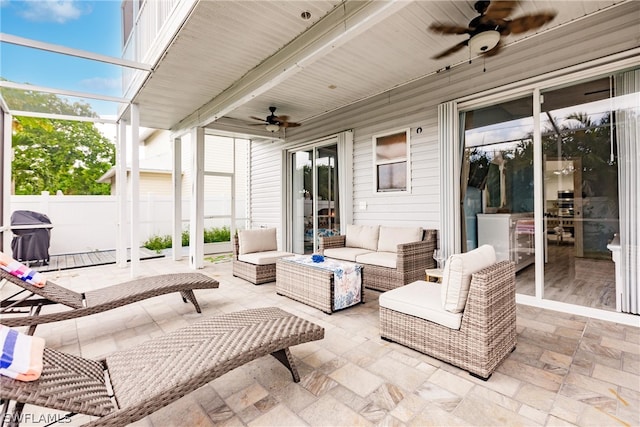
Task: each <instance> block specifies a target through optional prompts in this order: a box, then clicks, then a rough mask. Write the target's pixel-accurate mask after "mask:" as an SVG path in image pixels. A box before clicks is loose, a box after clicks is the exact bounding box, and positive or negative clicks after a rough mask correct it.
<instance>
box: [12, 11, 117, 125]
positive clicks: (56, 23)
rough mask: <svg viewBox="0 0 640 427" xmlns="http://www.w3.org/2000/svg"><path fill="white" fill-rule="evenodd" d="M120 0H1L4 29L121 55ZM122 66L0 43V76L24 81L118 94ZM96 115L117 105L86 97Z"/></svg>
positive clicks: (113, 110) (113, 111) (111, 112)
mask: <svg viewBox="0 0 640 427" xmlns="http://www.w3.org/2000/svg"><path fill="white" fill-rule="evenodd" d="M120 4H121V1H120V0H29V1H16V0H0V31H1V32H2V33H5V34H9V35H14V36H19V37H24V38H27V39H32V40H36V41H41V42H46V43H52V44H57V45H61V46H65V47H70V48H74V49H80V50H84V51H89V52H93V53H99V54H102V55H108V56H112V57H116V58H120V57H121V55H122V42H121V29H120ZM121 73H122V69H121V67H117V66H113V65H108V64H104V63H101V62H97V61H89V60H84V59H80V58H75V57H70V56H66V55H60V54H55V53H51V52H43V51H40V50H38V49H32V48H27V47H22V46H16V45H12V44H8V43H0V76H1V77H3V78H5V79H7V80H10V81H13V82H16V83H23V84H27V83H28V84H34V85H38V86H46V87H50V88H56V89H65V90H73V91H79V92H88V93H97V94H101V95H110V96H122V89H121ZM70 100H71V101H72V102H75V101H78V100H80V101H83V102H87V103H90V104H91V106H92V108H93V110H94V111H95V112H96V113H98V114H100V115H101V116H106V115H108V116H115V115H116V113H117V108H118V104H116V103H109V102H103V101H95V100H91V99H89V98H84V99H78V98H71V99H70Z"/></svg>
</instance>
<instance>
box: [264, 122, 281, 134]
mask: <svg viewBox="0 0 640 427" xmlns="http://www.w3.org/2000/svg"><path fill="white" fill-rule="evenodd" d="M266 129H267V131H268V132H278V131H279V130H280V126H279V125H278V124H277V123H269V124H268V125H267V127H266Z"/></svg>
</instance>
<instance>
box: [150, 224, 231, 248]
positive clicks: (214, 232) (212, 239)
mask: <svg viewBox="0 0 640 427" xmlns="http://www.w3.org/2000/svg"><path fill="white" fill-rule="evenodd" d="M229 241H231V229H230V228H229V227H227V226H224V227H220V228H217V227H213V228H207V229H205V230H204V242H205V243H216V242H229ZM171 244H172V240H171V236H169V235H166V236H152V237H150V238H149V240H147V241H146V242H144V244H143V245H142V246H144V247H145V248H147V249H149V250H152V251H156V252H160V251H161V250H162V249H169V248H170V247H171ZM182 246H189V230H184V231H183V232H182Z"/></svg>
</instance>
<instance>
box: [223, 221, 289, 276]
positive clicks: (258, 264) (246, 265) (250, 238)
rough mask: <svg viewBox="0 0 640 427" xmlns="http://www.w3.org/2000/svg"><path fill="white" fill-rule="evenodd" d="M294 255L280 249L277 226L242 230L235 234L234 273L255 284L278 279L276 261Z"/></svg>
mask: <svg viewBox="0 0 640 427" xmlns="http://www.w3.org/2000/svg"><path fill="white" fill-rule="evenodd" d="M291 255H293V254H292V253H291V252H284V251H279V250H278V242H277V240H276V229H275V228H257V229H254V230H240V231H238V234H237V235H235V236H233V266H232V268H233V275H234V276H236V277H240V278H241V279H244V280H247V281H249V282H251V283H253V284H254V285H260V284H262V283H267V282H273V281H274V280H276V261H277V260H278V259H280V258H283V257H287V256H291Z"/></svg>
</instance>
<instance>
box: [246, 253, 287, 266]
mask: <svg viewBox="0 0 640 427" xmlns="http://www.w3.org/2000/svg"><path fill="white" fill-rule="evenodd" d="M292 255H293V254H292V253H291V252H283V251H265V252H254V253H251V254H244V255H238V261H242V262H248V263H249V264H255V265H268V264H275V263H276V261H277V260H278V259H280V258H284V257H288V256H292Z"/></svg>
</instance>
